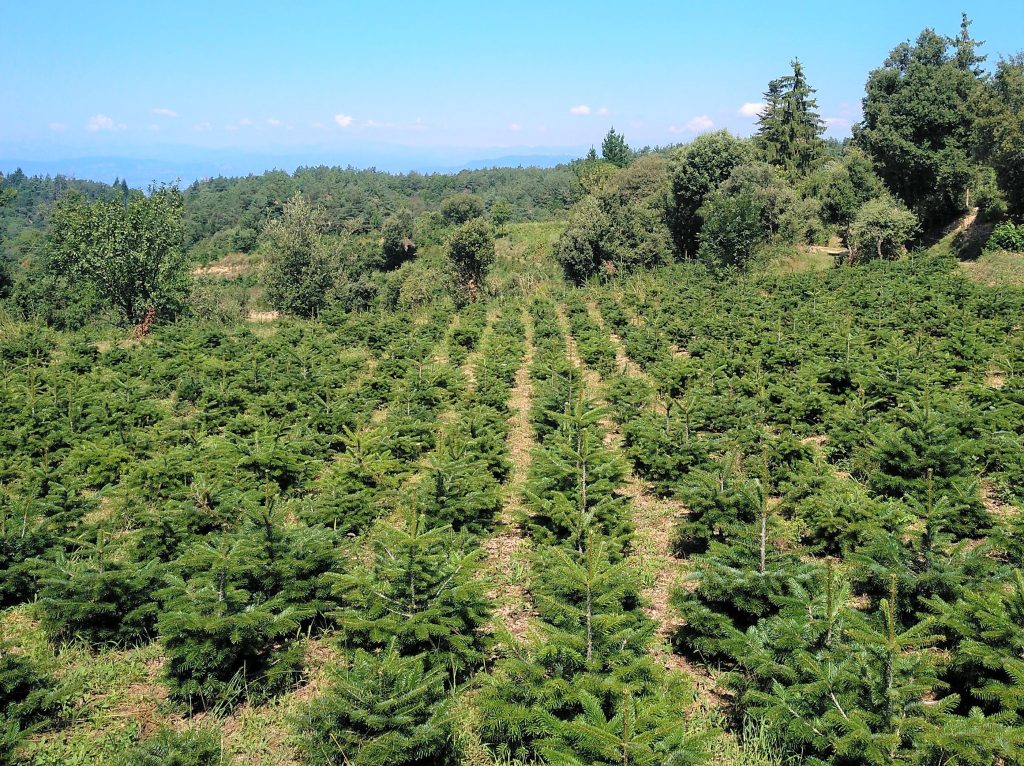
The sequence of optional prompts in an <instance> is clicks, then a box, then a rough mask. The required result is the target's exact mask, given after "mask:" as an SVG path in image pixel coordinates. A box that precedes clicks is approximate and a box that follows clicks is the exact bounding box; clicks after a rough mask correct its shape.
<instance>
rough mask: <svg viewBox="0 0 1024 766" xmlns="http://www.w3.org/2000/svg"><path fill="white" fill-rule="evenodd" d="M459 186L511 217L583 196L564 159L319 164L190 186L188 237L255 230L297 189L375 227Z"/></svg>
mask: <svg viewBox="0 0 1024 766" xmlns="http://www.w3.org/2000/svg"><path fill="white" fill-rule="evenodd" d="M460 192H469V193H472V194H475V195H476V196H477V197H479V198H480V199H481V200H482V201H483V203H484V205H485V207H486V208H487V209H490V208H491V207H492V206H493V205H494V203H495V202H496V201H497V200H499V199H501V200H505V201H507V202H508V203H509V205H510V206H511V215H512V217H513V218H514V219H516V220H546V219H549V218H552V217H559V216H564V215H565V213H566V211H567V210H568V209H569V208H570V207H571V206H572V205H573V203H575V202H576V201H577V200H578V199H579V198H580V197H581V196H582V189H581V187H580V185H579V182H578V181H577V179H576V175H575V174H574V173H573V172H572V170H571V169H570V168H569V166H566V165H560V166H558V167H555V168H489V169H486V170H463V171H461V172H459V173H455V174H443V173H434V174H429V175H423V174H420V173H407V174H392V173H383V172H380V171H378V170H374V169H372V168H371V169H369V170H357V169H355V168H352V167H348V168H339V167H323V166H321V167H302V168H298V169H297V170H296V171H295V172H294V173H291V174H289V173H285V172H282V171H279V170H274V171H270V172H267V173H263V174H262V175H254V176H246V177H244V178H211V179H209V180H206V181H199V182H196V183H194V184H192V185H191V186H189V187H188V189H187V191H186V192H185V205H186V217H187V225H186V243H187V245H189V246H191V245H194V244H195V243H197V242H199V241H201V240H202V239H204V238H207V237H211V236H213V235H215V234H217V233H218V232H221V231H224V230H225V229H229V228H232V227H237V228H238V229H240V230H246V229H248V230H252V231H253V233H254V234H255V232H256V231H257V230H258V229H260V227H262V225H263V224H264V223H265V222H266V220H267V218H268V217H273V216H275V215H277V214H279V213H280V212H281V209H282V207H283V205H284V202H285V201H286V200H288V199H290V198H291V197H292V196H294V195H295V194H296V193H299V194H302V195H303V196H304V197H306V198H307V199H309V200H310V201H311V202H313V203H314V204H316V205H319V206H320V207H321V208H323V210H324V212H325V214H326V217H327V219H328V220H329V221H330V222H331V225H332V227H334V228H335V229H336V230H337V231H339V232H340V231H355V232H364V231H367V230H369V229H371V228H377V227H379V225H380V223H381V221H383V219H384V218H386V217H387V216H388V215H391V214H393V213H396V212H398V210H400V209H409V210H410V211H411V212H412V213H413V214H419V213H422V212H426V211H430V210H437V209H438V208H439V207H440V204H441V202H442V200H444V199H445V198H446V197H449V196H451V195H453V194H456V193H460Z"/></svg>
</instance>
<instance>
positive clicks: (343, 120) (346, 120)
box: [334, 114, 355, 128]
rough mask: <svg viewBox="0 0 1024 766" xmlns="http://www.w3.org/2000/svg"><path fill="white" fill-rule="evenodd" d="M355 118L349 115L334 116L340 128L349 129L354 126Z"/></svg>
mask: <svg viewBox="0 0 1024 766" xmlns="http://www.w3.org/2000/svg"><path fill="white" fill-rule="evenodd" d="M354 119H355V118H354V117H352V116H351V115H348V114H336V115H334V121H335V122H336V123H338V127H341V128H347V127H348V126H349V125H351V124H352V122H353V120H354Z"/></svg>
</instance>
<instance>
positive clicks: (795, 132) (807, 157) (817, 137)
mask: <svg viewBox="0 0 1024 766" xmlns="http://www.w3.org/2000/svg"><path fill="white" fill-rule="evenodd" d="M790 66H792V68H793V74H791V75H786V76H785V77H780V78H779V79H777V80H772V81H771V82H770V83H769V84H768V91H767V92H766V93H765V94H764V98H765V107H764V110H763V111H762V112H761V114H760V116H759V117H758V119H757V124H758V129H757V136H756V138H755V139H754V145H755V146H756V148H757V150H758V152H759V153H760V155H761V156H762V157H764V159H765V160H766V161H767V162H769V163H771V164H772V165H777V166H779V167H781V168H783V169H784V170H786V171H787V172H788V173H790V174H794V175H798V174H805V173H807V172H808V171H809V170H810V169H811V167H812V166H813V165H814V163H815V161H816V160H818V159H819V158H820V157H821V156H822V154H824V151H825V145H824V142H823V141H822V140H821V135H822V133H824V132H825V125H824V123H823V122H822V121H821V118H820V117H819V116H818V113H817V111H816V109H817V106H818V102H817V101H816V100H815V98H814V93H815V91H814V88H812V87H811V86H810V85H808V84H807V78H806V77H805V76H804V70H803V66H802V65H801V64H800V61H799V60H798V59H794V60H793V61H792V63H791V64H790Z"/></svg>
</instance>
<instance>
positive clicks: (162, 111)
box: [153, 106, 178, 117]
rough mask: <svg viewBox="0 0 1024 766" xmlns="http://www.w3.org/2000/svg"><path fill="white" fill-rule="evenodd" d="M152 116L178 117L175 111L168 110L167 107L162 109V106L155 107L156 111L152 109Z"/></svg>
mask: <svg viewBox="0 0 1024 766" xmlns="http://www.w3.org/2000/svg"><path fill="white" fill-rule="evenodd" d="M153 114H158V115H160V116H161V117H177V116H178V113H177V112H176V111H174V110H173V109H168V108H167V107H163V106H161V107H157V108H156V109H154V110H153Z"/></svg>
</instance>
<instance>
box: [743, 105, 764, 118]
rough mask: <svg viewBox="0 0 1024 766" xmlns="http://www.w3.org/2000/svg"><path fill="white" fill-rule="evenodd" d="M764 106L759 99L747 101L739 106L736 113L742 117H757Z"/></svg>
mask: <svg viewBox="0 0 1024 766" xmlns="http://www.w3.org/2000/svg"><path fill="white" fill-rule="evenodd" d="M764 107H765V105H764V104H762V103H761V102H760V101H747V102H746V103H745V104H744V105H743V106H741V107H740V108H739V112H738V114H739V115H740V116H742V117H757V116H758V115H760V114H761V112H763V111H764Z"/></svg>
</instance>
